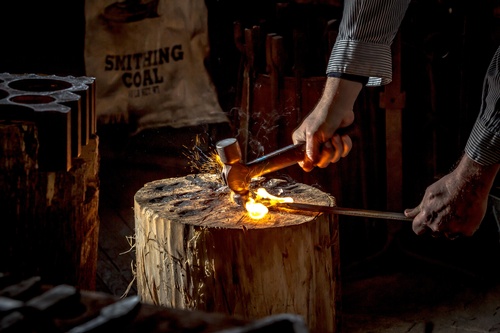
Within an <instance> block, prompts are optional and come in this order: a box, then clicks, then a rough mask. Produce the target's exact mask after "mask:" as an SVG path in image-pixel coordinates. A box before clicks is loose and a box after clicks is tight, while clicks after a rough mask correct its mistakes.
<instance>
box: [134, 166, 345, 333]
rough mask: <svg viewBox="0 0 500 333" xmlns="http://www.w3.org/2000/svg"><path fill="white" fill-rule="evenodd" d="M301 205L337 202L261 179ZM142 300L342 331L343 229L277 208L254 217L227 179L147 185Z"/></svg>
mask: <svg viewBox="0 0 500 333" xmlns="http://www.w3.org/2000/svg"><path fill="white" fill-rule="evenodd" d="M257 187H263V188H265V189H266V190H267V191H268V192H269V193H271V194H273V195H275V196H281V197H283V196H290V197H292V198H293V199H294V200H295V201H296V202H305V203H314V204H321V205H330V206H334V205H335V199H334V198H333V197H332V196H330V195H328V194H326V193H324V192H322V191H320V190H318V189H316V188H314V187H311V186H308V185H304V184H300V183H290V182H289V181H285V180H280V179H271V180H266V179H264V178H261V179H259V180H257V181H254V182H252V187H251V189H252V190H255V189H256V188H257ZM134 204H135V205H134V212H135V227H136V230H135V237H136V244H135V247H136V258H137V272H136V274H137V288H138V294H139V295H140V296H141V298H142V300H143V301H144V302H146V303H152V304H156V305H163V306H168V307H173V308H180V309H196V310H203V311H209V312H221V313H226V314H229V315H236V316H239V317H243V318H245V319H256V318H261V317H265V316H268V315H272V314H278V313H294V314H298V315H301V316H303V317H304V319H305V321H306V322H307V324H308V326H309V328H310V330H311V331H312V332H336V331H338V327H339V314H338V311H339V305H340V277H339V276H340V272H339V268H340V262H339V244H338V243H339V242H338V224H337V222H338V221H337V219H336V218H335V217H334V216H333V215H323V214H316V213H310V212H298V211H291V210H280V209H277V208H273V207H271V208H270V211H269V214H268V215H267V216H266V217H264V218H263V219H261V220H253V219H251V218H250V217H249V216H248V214H247V213H246V211H245V210H244V209H243V207H241V206H239V205H237V204H236V203H234V202H233V201H232V200H231V195H230V190H229V189H228V188H227V186H225V185H224V184H223V183H222V181H221V179H220V177H219V176H218V175H213V174H197V175H188V176H185V177H180V178H170V179H163V180H157V181H153V182H150V183H147V184H145V186H144V187H143V188H142V189H140V190H139V191H138V192H137V193H136V195H135V197H134Z"/></svg>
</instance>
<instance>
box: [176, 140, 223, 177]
mask: <svg viewBox="0 0 500 333" xmlns="http://www.w3.org/2000/svg"><path fill="white" fill-rule="evenodd" d="M203 146H206V144H205V142H204V140H203V139H200V137H199V136H196V138H195V143H194V146H193V147H192V148H188V147H186V146H184V148H186V150H187V152H185V153H184V156H186V157H187V158H188V165H189V166H190V167H191V171H197V172H199V173H209V174H218V175H220V174H221V172H222V166H223V164H222V162H221V161H220V158H219V155H218V154H217V151H216V150H215V148H210V149H209V151H206V150H203V149H202V147H203Z"/></svg>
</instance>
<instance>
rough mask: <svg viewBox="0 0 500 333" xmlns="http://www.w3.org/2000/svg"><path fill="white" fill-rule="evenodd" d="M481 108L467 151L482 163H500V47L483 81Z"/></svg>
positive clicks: (468, 154) (468, 141)
mask: <svg viewBox="0 0 500 333" xmlns="http://www.w3.org/2000/svg"><path fill="white" fill-rule="evenodd" d="M482 94H483V96H482V103H481V109H480V110H479V114H478V117H477V119H476V122H475V124H474V127H473V128H472V131H471V134H470V136H469V139H468V140H467V144H466V146H465V153H466V154H467V156H469V157H470V158H471V159H472V160H474V161H476V162H477V163H479V164H481V165H492V164H495V163H500V112H499V109H500V47H499V48H498V49H497V51H496V52H495V54H494V56H493V58H492V60H491V62H490V65H489V67H488V71H487V72H486V76H485V78H484V83H483V93H482Z"/></svg>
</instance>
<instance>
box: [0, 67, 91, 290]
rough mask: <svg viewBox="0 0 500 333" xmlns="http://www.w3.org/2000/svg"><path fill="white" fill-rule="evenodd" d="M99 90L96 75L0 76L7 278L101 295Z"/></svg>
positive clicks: (1, 266) (0, 205) (2, 241)
mask: <svg viewBox="0 0 500 333" xmlns="http://www.w3.org/2000/svg"><path fill="white" fill-rule="evenodd" d="M94 91H95V82H94V79H93V78H90V77H79V78H75V77H58V76H54V75H36V74H23V75H14V74H9V73H2V74H0V184H1V185H2V191H0V211H1V214H2V215H1V219H0V221H1V227H2V232H1V233H0V253H1V256H0V272H9V273H12V274H14V275H17V276H21V277H31V276H34V275H39V276H40V277H41V278H42V280H43V282H44V283H46V284H51V285H57V284H70V285H74V286H76V287H79V288H81V289H86V290H93V289H95V282H96V270H97V249H98V247H97V242H98V239H99V238H98V232H99V215H98V204H99V176H98V171H99V152H98V143H99V140H98V137H97V135H96V128H95V106H94V104H95V98H94Z"/></svg>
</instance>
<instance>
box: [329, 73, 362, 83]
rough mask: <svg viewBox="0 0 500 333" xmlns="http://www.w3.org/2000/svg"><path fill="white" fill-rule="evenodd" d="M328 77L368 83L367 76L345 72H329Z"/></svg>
mask: <svg viewBox="0 0 500 333" xmlns="http://www.w3.org/2000/svg"><path fill="white" fill-rule="evenodd" d="M327 76H328V77H336V78H339V79H343V80H349V81H354V82H359V83H361V84H362V85H366V84H367V83H368V77H366V76H361V75H354V74H347V73H339V72H330V73H328V74H327Z"/></svg>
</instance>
